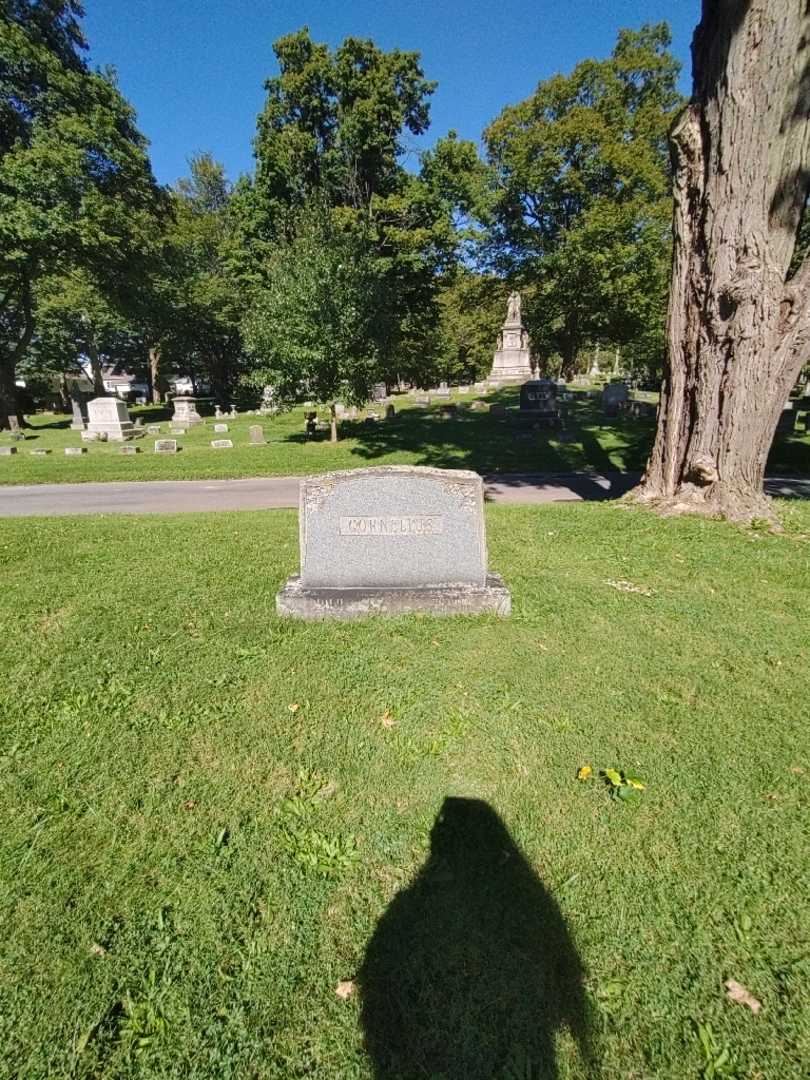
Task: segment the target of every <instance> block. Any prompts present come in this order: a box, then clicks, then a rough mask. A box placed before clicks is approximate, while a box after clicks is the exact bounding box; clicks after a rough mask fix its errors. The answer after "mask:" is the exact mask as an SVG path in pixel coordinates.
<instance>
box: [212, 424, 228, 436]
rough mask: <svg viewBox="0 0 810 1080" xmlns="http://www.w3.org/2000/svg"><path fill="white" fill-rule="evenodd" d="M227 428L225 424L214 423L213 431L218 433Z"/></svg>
mask: <svg viewBox="0 0 810 1080" xmlns="http://www.w3.org/2000/svg"><path fill="white" fill-rule="evenodd" d="M227 430H228V425H227V424H214V431H215V432H217V433H218V434H219V433H224V432H226V431H227Z"/></svg>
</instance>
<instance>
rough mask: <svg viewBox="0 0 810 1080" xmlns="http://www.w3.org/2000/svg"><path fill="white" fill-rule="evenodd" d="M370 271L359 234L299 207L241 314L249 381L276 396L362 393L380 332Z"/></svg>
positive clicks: (378, 283) (375, 361)
mask: <svg viewBox="0 0 810 1080" xmlns="http://www.w3.org/2000/svg"><path fill="white" fill-rule="evenodd" d="M376 271H377V264H376V262H375V260H373V259H371V258H369V256H368V253H367V248H366V245H365V244H364V243H363V238H362V236H358V235H357V234H356V233H354V232H352V231H349V230H342V231H341V230H338V229H336V227H335V225H334V222H333V220H332V218H331V217H330V215H329V214H328V213H326V212H324V211H320V212H311V211H308V212H306V213H305V214H304V215H303V217H302V218H300V220H299V223H298V228H297V231H296V234H295V236H294V238H293V239H292V240H291V241H290V242H288V243H285V244H280V245H278V246H277V247H276V249H275V251H274V253H273V256H272V258H271V259H270V261H269V264H268V266H267V268H266V285H265V287H264V288H263V289H262V290H261V292H260V293H259V294H258V295H257V300H256V306H255V308H254V310H252V311H251V313H250V314H249V315H248V317H247V319H246V321H245V339H246V344H247V347H248V349H249V350H250V352H251V353H252V354H253V355H254V356H255V357H256V358H257V364H256V367H255V368H254V369H253V371H252V373H251V376H250V377H251V380H252V382H253V383H254V385H255V386H257V387H259V386H262V385H263V384H266V383H270V384H272V385H273V387H274V388H275V392H276V395H277V397H278V398H279V400H280V401H282V402H291V401H294V400H295V399H296V398H297V397H299V396H300V394H301V393H302V392H304V393H305V394H307V395H309V396H311V397H313V398H314V399H316V400H317V401H321V402H325V401H334V400H335V399H336V398H337V397H338V396H342V397H343V398H344V400H346V401H348V402H350V403H351V402H355V403H359V402H361V401H364V400H365V399H366V398H367V397H368V391H369V387H370V385H371V383H372V382H373V381H374V380H375V378H376V377H377V372H378V370H379V362H380V352H381V349H382V347H383V344H384V341H385V339H386V336H387V328H386V326H385V321H384V318H383V317H382V314H381V313H382V312H383V311H384V308H385V304H384V302H383V301H382V298H381V295H380V294H381V292H382V280H381V278H380V277H379V276H378V275H377V273H376ZM334 437H336V429H335V428H334V426H333V438H334Z"/></svg>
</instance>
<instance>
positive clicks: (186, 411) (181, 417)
mask: <svg viewBox="0 0 810 1080" xmlns="http://www.w3.org/2000/svg"><path fill="white" fill-rule="evenodd" d="M209 400H210V399H209ZM200 401H201V399H200V398H196V397H188V396H186V395H185V394H182V395H181V396H180V397H176V398H172V406H173V407H174V415H173V416H172V423H174V424H176V425H177V427H182V428H190V427H193V426H194V425H195V424H201V423H202V422H203V418H202V416H201V415H200V411H199V409H198V408H197V406H198V405H199V403H200Z"/></svg>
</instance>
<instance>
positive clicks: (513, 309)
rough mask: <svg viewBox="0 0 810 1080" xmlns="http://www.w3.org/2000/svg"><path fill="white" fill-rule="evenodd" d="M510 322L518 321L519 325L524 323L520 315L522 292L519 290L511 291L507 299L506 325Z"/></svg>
mask: <svg viewBox="0 0 810 1080" xmlns="http://www.w3.org/2000/svg"><path fill="white" fill-rule="evenodd" d="M508 323H517V324H518V326H522V325H523V323H522V321H521V315H520V293H519V292H513V293H509V300H508V301H507V304H506V323H505V324H504V325H506V324H508Z"/></svg>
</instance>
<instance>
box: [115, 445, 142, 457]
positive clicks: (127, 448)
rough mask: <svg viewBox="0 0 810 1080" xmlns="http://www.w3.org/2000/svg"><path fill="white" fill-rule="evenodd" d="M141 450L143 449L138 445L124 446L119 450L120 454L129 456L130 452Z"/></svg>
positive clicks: (136, 452) (134, 452)
mask: <svg viewBox="0 0 810 1080" xmlns="http://www.w3.org/2000/svg"><path fill="white" fill-rule="evenodd" d="M140 452H141V450H140V447H138V446H122V447H121V449H120V450H119V451H118V453H119V454H126V455H127V456H128V455H130V454H140Z"/></svg>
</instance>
